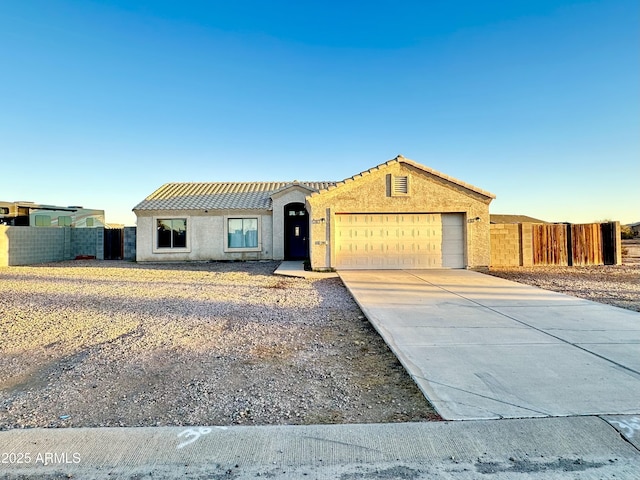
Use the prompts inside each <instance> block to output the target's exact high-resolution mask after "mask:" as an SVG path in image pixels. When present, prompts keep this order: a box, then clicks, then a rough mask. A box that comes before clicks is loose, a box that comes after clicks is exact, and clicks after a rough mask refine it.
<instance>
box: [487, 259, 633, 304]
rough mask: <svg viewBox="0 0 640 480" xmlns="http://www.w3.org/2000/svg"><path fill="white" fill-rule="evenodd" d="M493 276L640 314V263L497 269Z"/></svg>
mask: <svg viewBox="0 0 640 480" xmlns="http://www.w3.org/2000/svg"><path fill="white" fill-rule="evenodd" d="M489 273H491V274H492V275H495V276H498V277H502V278H506V279H508V280H513V281H515V282H520V283H525V284H527V285H534V286H536V287H540V288H544V289H547V290H552V291H555V292H560V293H565V294H567V295H573V296H575V297H579V298H585V299H587V300H593V301H595V302H600V303H606V304H608V305H614V306H616V307H622V308H627V309H629V310H634V311H636V312H640V263H633V264H627V265H596V266H588V267H557V266H552V267H540V266H537V267H513V268H495V267H492V268H491V271H490V272H489Z"/></svg>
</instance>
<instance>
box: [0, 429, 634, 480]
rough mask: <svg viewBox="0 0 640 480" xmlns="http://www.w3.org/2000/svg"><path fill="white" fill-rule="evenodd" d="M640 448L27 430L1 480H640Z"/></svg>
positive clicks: (453, 432) (595, 435)
mask: <svg viewBox="0 0 640 480" xmlns="http://www.w3.org/2000/svg"><path fill="white" fill-rule="evenodd" d="M616 422H617V423H616ZM634 422H635V423H634ZM636 429H637V430H636ZM625 432H630V436H629V437H628V439H630V441H627V440H625V439H624V438H623V437H622V436H621V435H620V433H623V434H625ZM634 439H635V441H636V443H635V446H634V444H633V443H632V442H633V441H634ZM637 440H640V418H635V419H634V418H633V417H632V418H617V419H611V420H610V421H609V422H608V421H606V420H604V419H602V418H598V417H570V418H543V419H516V420H492V421H470V422H425V423H406V424H371V425H314V426H272V427H228V428H227V427H191V428H188V427H159V428H65V429H27V430H11V431H5V432H0V478H3V479H9V480H11V479H14V480H18V479H21V480H23V479H25V478H41V479H49V480H53V479H59V478H82V479H107V478H117V479H120V480H123V479H131V480H133V479H141V478H153V479H169V478H187V479H189V478H190V479H203V478H216V479H223V478H230V479H255V478H276V479H284V478H286V479H296V480H298V479H303V478H309V479H344V480H357V479H365V480H366V479H371V480H373V479H396V478H397V479H411V480H419V479H433V478H442V479H456V480H465V479H483V480H488V479H490V480H494V479H513V478H517V479H520V480H527V479H536V480H542V479H544V480H548V479H552V480H553V479H565V478H580V479H582V480H595V479H603V478H607V479H609V478H611V479H613V478H615V479H617V480H620V479H629V480H631V479H634V480H635V479H637V478H638V477H637V475H638V472H639V471H640V452H639V451H638V449H637V447H638V443H640V442H638V441H637Z"/></svg>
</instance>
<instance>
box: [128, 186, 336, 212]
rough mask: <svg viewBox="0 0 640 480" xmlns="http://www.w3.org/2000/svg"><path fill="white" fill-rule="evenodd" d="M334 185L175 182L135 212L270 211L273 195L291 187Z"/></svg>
mask: <svg viewBox="0 0 640 480" xmlns="http://www.w3.org/2000/svg"><path fill="white" fill-rule="evenodd" d="M333 183H334V182H188V183H181V182H174V183H166V184H164V185H162V186H161V187H160V188H158V189H157V190H156V191H155V192H153V193H152V194H151V195H149V196H148V197H147V198H145V199H144V200H143V201H142V202H140V203H139V204H138V205H136V206H135V207H134V208H133V210H134V211H135V210H269V209H271V196H272V195H273V194H274V193H276V192H278V191H281V190H283V189H285V188H287V187H291V186H301V187H304V188H306V189H308V190H309V191H310V192H315V191H317V190H320V189H324V188H327V187H328V186H329V185H331V184H333Z"/></svg>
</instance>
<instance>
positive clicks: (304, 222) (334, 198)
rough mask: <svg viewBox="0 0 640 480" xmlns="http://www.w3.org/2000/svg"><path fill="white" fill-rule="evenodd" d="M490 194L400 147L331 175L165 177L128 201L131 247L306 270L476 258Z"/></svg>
mask: <svg viewBox="0 0 640 480" xmlns="http://www.w3.org/2000/svg"><path fill="white" fill-rule="evenodd" d="M494 198H495V196H494V195H493V194H491V193H489V192H486V191H484V190H481V189H479V188H477V187H474V186H473V185H470V184H468V183H465V182H462V181H460V180H457V179H455V178H452V177H449V176H447V175H444V174H442V173H440V172H437V171H435V170H433V169H431V168H428V167H425V166H423V165H420V164H418V163H416V162H414V161H412V160H409V159H406V158H404V157H402V156H398V157H396V158H395V159H393V160H390V161H388V162H386V163H383V164H381V165H378V166H376V167H374V168H372V169H370V170H367V171H364V172H361V173H359V174H357V175H355V176H353V177H351V178H347V179H345V180H343V181H340V182H298V181H293V182H242V183H221V182H214V183H168V184H165V185H163V186H161V187H160V188H159V189H158V190H156V191H155V192H153V193H152V194H151V195H149V196H148V197H147V198H145V199H144V200H143V201H142V202H140V203H139V204H138V205H136V207H135V208H134V209H133V211H134V212H135V214H136V216H137V244H136V255H137V260H138V261H141V262H149V261H154V262H155V261H185V260H187V261H191V260H193V261H203V260H261V259H268V260H282V259H303V258H310V260H311V266H312V268H313V269H314V270H328V269H394V268H477V267H485V266H487V265H489V260H490V244H489V203H490V202H491V200H493V199H494Z"/></svg>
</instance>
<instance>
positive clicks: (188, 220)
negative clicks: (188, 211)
mask: <svg viewBox="0 0 640 480" xmlns="http://www.w3.org/2000/svg"><path fill="white" fill-rule="evenodd" d="M161 220H163V221H166V220H184V222H185V227H186V232H185V246H184V247H159V246H158V222H159V221H161ZM151 228H152V229H153V243H152V245H153V248H152V252H153V253H188V252H191V228H193V226H192V225H191V218H190V217H188V216H182V215H178V216H171V215H158V216H154V217H153V220H152V223H151ZM172 243H173V240H172Z"/></svg>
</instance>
